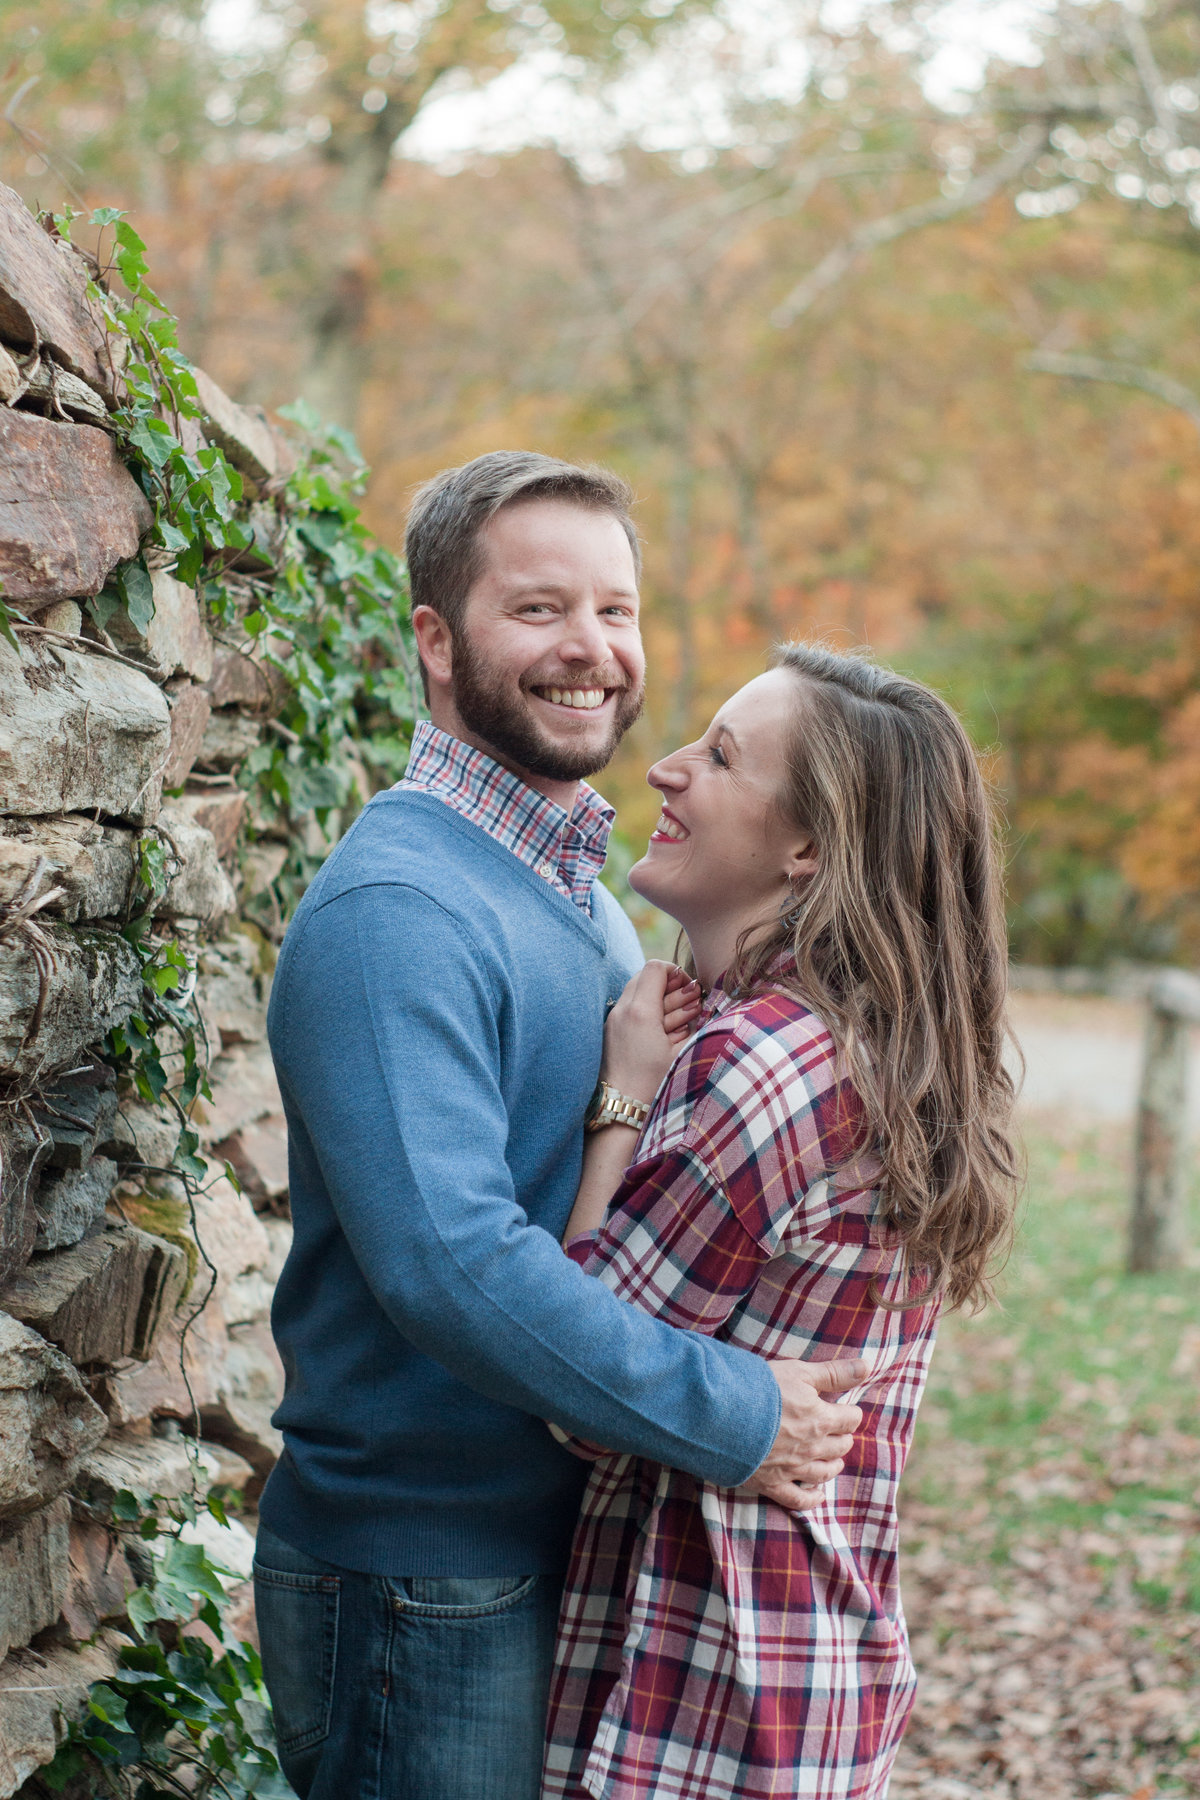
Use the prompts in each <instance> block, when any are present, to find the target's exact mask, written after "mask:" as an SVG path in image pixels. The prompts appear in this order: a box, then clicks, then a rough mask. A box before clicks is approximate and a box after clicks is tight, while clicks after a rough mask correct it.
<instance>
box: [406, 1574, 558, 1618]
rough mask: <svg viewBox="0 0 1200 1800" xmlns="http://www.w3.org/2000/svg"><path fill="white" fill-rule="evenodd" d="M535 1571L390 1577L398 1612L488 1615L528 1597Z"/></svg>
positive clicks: (424, 1615)
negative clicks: (525, 1572) (523, 1573)
mask: <svg viewBox="0 0 1200 1800" xmlns="http://www.w3.org/2000/svg"><path fill="white" fill-rule="evenodd" d="M537 1584H538V1577H537V1576H536V1575H410V1576H408V1577H406V1578H405V1579H404V1580H402V1581H389V1582H388V1584H387V1585H388V1588H389V1589H390V1591H391V1595H392V1605H393V1606H394V1607H395V1609H396V1611H397V1612H403V1613H411V1614H416V1615H417V1616H418V1617H422V1618H428V1619H486V1618H490V1617H491V1616H492V1615H493V1614H494V1613H504V1612H509V1611H510V1610H511V1609H512V1608H513V1607H516V1606H519V1605H520V1604H521V1602H522V1601H523V1600H526V1599H528V1597H529V1595H530V1594H532V1592H533V1590H534V1588H535V1587H536V1586H537Z"/></svg>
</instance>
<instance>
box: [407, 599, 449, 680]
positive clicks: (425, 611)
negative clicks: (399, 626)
mask: <svg viewBox="0 0 1200 1800" xmlns="http://www.w3.org/2000/svg"><path fill="white" fill-rule="evenodd" d="M412 628H413V636H414V637H415V638H416V640H417V654H418V655H419V656H420V658H421V661H422V663H423V664H424V665H425V670H426V673H427V674H428V676H429V679H430V681H431V682H432V683H433V685H434V686H435V687H443V688H448V687H449V686H450V678H451V675H452V673H453V669H454V641H453V638H452V636H451V633H450V627H449V626H448V625H447V623H446V621H445V619H443V617H442V615H441V613H440V612H435V611H434V609H433V607H432V606H417V607H414V609H413V615H412Z"/></svg>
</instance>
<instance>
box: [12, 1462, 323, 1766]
mask: <svg viewBox="0 0 1200 1800" xmlns="http://www.w3.org/2000/svg"><path fill="white" fill-rule="evenodd" d="M111 1511H112V1516H113V1519H114V1521H116V1522H118V1523H119V1524H120V1525H122V1526H125V1527H127V1528H129V1527H134V1528H138V1529H140V1530H141V1531H142V1532H143V1533H145V1528H146V1527H147V1526H149V1527H150V1528H151V1529H150V1531H149V1533H148V1534H146V1535H147V1536H148V1538H149V1540H150V1541H151V1542H152V1543H153V1548H152V1549H151V1551H150V1555H151V1558H152V1562H153V1568H154V1575H153V1579H152V1580H151V1581H150V1582H148V1583H147V1584H146V1585H145V1586H144V1587H140V1588H137V1589H136V1590H135V1591H134V1593H132V1594H131V1595H130V1596H129V1600H128V1602H127V1609H128V1615H129V1619H130V1623H131V1625H132V1626H133V1629H134V1632H135V1634H136V1636H137V1641H136V1642H135V1643H132V1644H128V1645H127V1646H126V1647H125V1648H124V1649H123V1650H122V1651H121V1655H120V1666H119V1667H118V1668H117V1670H116V1671H115V1673H114V1674H113V1675H112V1676H110V1678H109V1679H108V1680H107V1681H104V1682H100V1683H98V1684H97V1685H96V1686H95V1687H94V1688H93V1689H92V1690H91V1693H90V1695H89V1702H88V1709H87V1712H86V1714H85V1715H84V1717H83V1718H82V1719H79V1720H76V1721H73V1722H72V1723H71V1725H70V1726H69V1727H68V1731H67V1737H66V1741H65V1742H64V1743H63V1744H62V1745H60V1747H59V1750H58V1753H57V1755H56V1756H55V1758H54V1760H53V1762H52V1763H50V1765H49V1766H48V1768H45V1769H43V1770H42V1771H41V1772H40V1778H41V1780H42V1781H43V1782H44V1783H45V1784H46V1786H47V1787H48V1788H49V1789H50V1790H51V1792H53V1793H61V1792H62V1790H63V1789H64V1788H65V1787H66V1786H67V1783H68V1782H69V1781H71V1780H72V1779H74V1778H75V1777H77V1776H79V1775H84V1774H87V1773H89V1772H90V1773H91V1775H92V1778H93V1780H94V1781H95V1782H96V1787H95V1791H97V1792H105V1793H107V1792H110V1791H113V1792H116V1791H118V1789H117V1788H114V1787H113V1785H112V1777H110V1776H109V1775H107V1774H106V1773H105V1772H106V1771H116V1770H120V1769H129V1770H131V1771H133V1770H136V1771H141V1772H142V1773H143V1774H144V1775H145V1777H146V1779H145V1780H144V1781H143V1782H142V1783H141V1785H140V1786H139V1787H138V1789H137V1792H138V1793H139V1794H143V1793H144V1794H146V1795H147V1796H148V1795H152V1794H156V1793H159V1792H162V1791H171V1792H179V1791H182V1790H181V1788H180V1782H179V1777H178V1775H176V1774H175V1773H174V1771H177V1770H184V1771H186V1772H187V1775H188V1779H187V1782H186V1788H187V1791H188V1792H194V1793H196V1794H199V1795H203V1794H210V1793H222V1794H225V1795H227V1796H229V1797H230V1800H249V1797H250V1796H260V1797H261V1800H287V1797H288V1796H290V1794H291V1789H290V1788H289V1787H288V1786H287V1784H286V1782H285V1781H284V1780H283V1777H282V1775H281V1773H280V1770H279V1763H278V1760H277V1759H276V1756H275V1752H274V1748H273V1735H272V1730H271V1711H270V1703H269V1701H268V1699H267V1695H266V1691H265V1689H264V1687H263V1682H262V1664H261V1662H260V1660H259V1657H258V1654H257V1652H256V1651H255V1650H254V1649H253V1647H252V1646H251V1645H249V1644H243V1643H239V1642H238V1641H237V1640H236V1639H235V1638H234V1637H233V1636H232V1635H231V1633H230V1631H229V1626H228V1622H227V1609H228V1601H227V1596H226V1589H227V1585H228V1583H229V1582H230V1581H232V1580H233V1579H235V1577H234V1576H233V1575H232V1572H231V1571H230V1570H228V1569H225V1568H223V1567H222V1566H221V1564H220V1563H219V1562H217V1561H216V1560H214V1558H213V1557H212V1556H211V1555H210V1553H209V1551H208V1550H207V1549H206V1548H205V1546H204V1545H203V1544H202V1543H199V1542H196V1541H193V1540H190V1539H188V1538H187V1537H185V1536H183V1535H182V1534H181V1532H180V1530H176V1531H175V1532H173V1533H168V1534H165V1535H160V1533H159V1521H158V1520H157V1519H156V1518H155V1517H154V1515H153V1513H152V1512H148V1511H147V1510H146V1508H145V1507H144V1505H143V1503H142V1502H140V1501H139V1500H138V1498H137V1496H136V1495H134V1494H132V1493H130V1492H129V1491H128V1490H125V1491H123V1492H121V1493H119V1494H117V1496H116V1497H115V1499H114V1501H113V1504H112V1508H111ZM172 1511H173V1512H175V1514H176V1516H177V1517H176V1522H177V1525H179V1524H182V1523H183V1520H184V1519H189V1520H193V1521H194V1519H195V1508H194V1506H190V1505H186V1504H184V1503H180V1502H176V1503H175V1504H174V1506H173V1508H172ZM208 1511H209V1512H210V1514H211V1516H212V1517H213V1518H215V1519H217V1520H218V1522H219V1523H222V1524H224V1523H227V1521H226V1520H225V1515H224V1509H223V1508H222V1507H221V1505H220V1502H219V1501H216V1502H213V1501H211V1500H210V1503H209V1507H208ZM183 1528H184V1529H186V1525H184V1527H183ZM193 1620H199V1622H200V1623H201V1624H202V1625H204V1626H205V1628H206V1630H207V1632H208V1633H209V1634H210V1636H209V1637H207V1638H201V1637H199V1636H197V1635H195V1634H194V1633H192V1632H190V1631H189V1630H188V1627H189V1626H190V1625H191V1623H192V1621H193ZM214 1643H215V1646H216V1647H215V1648H214ZM160 1781H161V1782H162V1783H163V1784H164V1785H163V1786H162V1787H160V1785H159V1782H160ZM119 1791H121V1792H125V1791H127V1790H125V1789H124V1788H121V1789H120V1790H119Z"/></svg>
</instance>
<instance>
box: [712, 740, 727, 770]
mask: <svg viewBox="0 0 1200 1800" xmlns="http://www.w3.org/2000/svg"><path fill="white" fill-rule="evenodd" d="M708 756H709V761H710V762H714V763H715V764H716V765H717V768H718V769H727V768H728V767H729V760H728V758H727V757H726V755H725V752H724V751H723V750H722V748H721V746H720V744H710V745H709V746H708Z"/></svg>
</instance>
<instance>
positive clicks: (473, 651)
mask: <svg viewBox="0 0 1200 1800" xmlns="http://www.w3.org/2000/svg"><path fill="white" fill-rule="evenodd" d="M480 538H481V547H482V549H483V552H484V558H485V560H484V566H483V569H482V570H481V572H480V574H479V576H478V577H477V579H476V580H475V582H474V584H473V585H472V587H471V590H470V592H469V594H468V596H467V603H466V611H465V616H464V620H463V625H462V627H461V629H460V630H459V632H458V633H457V635H456V636H455V638H454V641H453V646H452V670H451V695H452V699H453V704H454V707H455V710H456V711H457V714H458V717H459V720H460V721H461V723H462V725H463V726H465V727H466V729H467V731H468V732H469V734H470V736H471V737H472V738H473V739H474V740H475V741H476V742H479V743H481V744H482V746H483V747H485V748H490V749H492V750H494V751H496V752H498V753H499V755H500V757H501V759H502V760H503V761H505V762H506V763H508V764H509V765H510V766H512V767H514V768H516V769H518V770H520V771H522V772H525V773H528V774H530V775H534V776H540V777H542V778H544V779H549V780H552V781H579V780H581V779H582V778H583V777H584V776H587V775H594V774H595V773H596V771H597V770H599V769H602V768H604V766H605V764H606V763H607V762H608V761H609V760H610V759H611V757H612V754H613V752H614V751H615V749H616V747H617V745H618V744H619V743H620V741H621V738H622V737H623V736H624V734H625V732H626V731H628V729H629V727H630V726H631V725H632V724H633V722H634V720H635V719H636V718H637V716H638V714H639V713H640V711H641V708H642V696H643V688H644V682H645V669H646V663H645V655H644V653H643V650H642V640H641V634H640V631H639V629H638V591H637V574H636V571H635V569H634V563H633V552H632V551H631V549H630V547H629V540H628V539H627V537H626V536H625V532H624V530H623V529H622V527H621V525H620V522H619V521H618V520H617V519H615V518H614V517H613V515H612V514H611V513H608V512H599V511H593V510H592V509H590V508H588V507H582V506H577V505H575V504H574V503H573V502H571V501H564V500H530V501H525V502H523V503H522V502H518V503H516V504H514V505H512V506H508V507H505V508H503V510H502V511H500V512H499V513H497V514H496V516H495V518H494V519H492V520H490V521H489V523H488V524H487V525H486V526H485V527H484V529H483V531H482V533H481V534H480Z"/></svg>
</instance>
